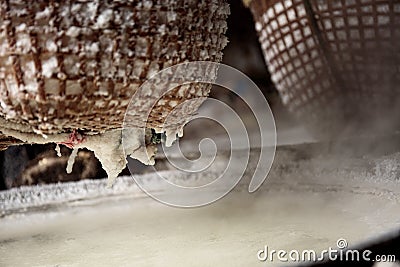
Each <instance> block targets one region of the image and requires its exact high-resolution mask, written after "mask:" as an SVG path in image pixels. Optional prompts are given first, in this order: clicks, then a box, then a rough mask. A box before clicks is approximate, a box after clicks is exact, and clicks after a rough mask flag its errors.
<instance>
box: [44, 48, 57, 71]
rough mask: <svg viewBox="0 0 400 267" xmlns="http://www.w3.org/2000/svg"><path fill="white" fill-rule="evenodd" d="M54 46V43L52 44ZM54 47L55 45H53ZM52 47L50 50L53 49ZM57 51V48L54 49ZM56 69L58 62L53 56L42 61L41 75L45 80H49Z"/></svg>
mask: <svg viewBox="0 0 400 267" xmlns="http://www.w3.org/2000/svg"><path fill="white" fill-rule="evenodd" d="M53 44H54V43H53ZM54 45H55V44H54ZM53 48H54V47H52V48H51V49H53ZM55 49H57V46H56V47H55ZM57 69H58V61H57V58H56V57H55V56H53V57H50V58H48V59H44V60H42V74H43V76H44V77H46V78H50V77H51V76H52V75H53V73H55V72H56V71H57Z"/></svg>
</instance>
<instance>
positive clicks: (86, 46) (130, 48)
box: [0, 0, 229, 134]
mask: <svg viewBox="0 0 400 267" xmlns="http://www.w3.org/2000/svg"><path fill="white" fill-rule="evenodd" d="M228 13H229V8H228V5H227V4H226V3H225V1H224V0H207V1H195V0H178V1H175V0H162V1H161V0H145V1H128V0H126V1H125V0H122V1H121V0H120V1H111V0H98V1H96V0H89V1H86V0H85V1H84V0H81V1H80V0H79V1H78V0H69V1H54V0H53V1H47V0H38V1H22V0H21V1H20V0H7V1H5V0H1V1H0V14H1V18H0V115H2V116H4V117H6V118H7V119H8V120H9V121H12V122H14V123H17V124H18V123H21V124H29V125H31V126H32V129H33V130H34V131H35V132H39V133H45V134H48V133H58V132H61V131H68V130H72V129H81V130H83V131H92V132H104V131H107V130H110V129H115V128H120V127H121V124H122V121H123V117H124V113H125V110H126V107H127V105H128V103H129V101H130V99H131V97H132V95H133V94H134V92H135V91H136V90H137V88H138V87H139V86H140V85H141V84H142V82H143V81H144V80H145V79H146V78H149V77H150V76H151V75H153V74H154V73H156V72H157V71H159V70H161V69H163V68H166V67H169V66H171V65H174V64H177V63H180V62H186V61H194V60H210V61H220V60H221V58H222V52H221V51H222V48H223V47H224V46H225V45H226V43H227V41H226V37H225V36H224V33H225V30H226V22H225V20H226V17H227V15H228ZM179 89H180V88H177V89H176V90H175V92H171V93H170V94H168V95H167V96H165V97H164V98H163V100H164V101H162V104H159V105H156V106H155V109H154V111H153V112H152V113H151V116H150V118H149V124H150V126H152V125H154V126H160V124H161V123H162V121H163V116H164V115H163V114H164V113H165V112H166V111H168V110H169V109H171V107H170V106H169V105H168V103H169V102H171V101H173V102H178V103H180V102H182V101H184V100H185V99H189V98H193V97H198V96H206V95H207V94H208V92H209V89H210V87H209V86H207V85H204V84H203V85H199V84H198V85H195V86H188V87H187V88H186V89H185V90H183V93H182V90H180V94H179V95H178V94H177V92H178V90H179ZM143 101H145V99H143ZM160 103H161V102H160ZM141 115H142V114H138V120H146V119H147V118H143V117H141ZM143 115H146V114H143ZM184 115H187V114H184Z"/></svg>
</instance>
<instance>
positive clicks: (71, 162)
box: [66, 148, 79, 173]
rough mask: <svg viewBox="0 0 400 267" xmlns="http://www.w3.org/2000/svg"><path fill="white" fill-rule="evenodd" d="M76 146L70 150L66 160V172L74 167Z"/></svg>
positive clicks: (76, 153) (76, 152)
mask: <svg viewBox="0 0 400 267" xmlns="http://www.w3.org/2000/svg"><path fill="white" fill-rule="evenodd" d="M78 151H79V149H78V148H74V149H73V150H72V152H71V155H70V156H69V158H68V162H67V169H66V171H67V173H72V168H73V167H74V162H75V159H76V157H77V156H78Z"/></svg>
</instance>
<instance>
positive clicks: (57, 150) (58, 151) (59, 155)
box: [55, 144, 62, 158]
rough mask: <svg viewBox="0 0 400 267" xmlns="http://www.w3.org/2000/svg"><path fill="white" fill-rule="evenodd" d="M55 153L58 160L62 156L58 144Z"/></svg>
mask: <svg viewBox="0 0 400 267" xmlns="http://www.w3.org/2000/svg"><path fill="white" fill-rule="evenodd" d="M55 151H56V153H57V157H59V158H60V157H61V156H62V155H61V149H60V145H59V144H57V145H56V148H55Z"/></svg>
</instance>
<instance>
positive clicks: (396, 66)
mask: <svg viewBox="0 0 400 267" xmlns="http://www.w3.org/2000/svg"><path fill="white" fill-rule="evenodd" d="M249 7H250V9H251V11H252V13H253V15H254V19H255V26H256V30H257V32H258V34H259V40H260V43H261V45H262V49H263V52H264V55H265V59H266V61H267V64H268V67H269V71H270V72H271V75H272V79H273V81H274V83H275V85H276V88H277V89H278V91H279V92H280V95H281V98H282V101H283V103H284V104H285V105H286V106H287V107H288V108H289V109H290V111H292V112H293V113H295V114H296V115H297V116H298V117H299V118H300V119H301V120H302V121H304V122H305V123H307V124H309V125H312V126H313V129H314V130H317V132H318V133H320V134H323V135H328V136H337V135H338V134H340V133H343V132H351V133H355V132H362V131H367V130H373V131H378V132H385V131H388V130H390V131H394V130H396V129H399V123H400V117H399V114H400V1H397V0H396V1H394V0H393V1H392V0H380V1H379V0H329V1H328V0H253V1H251V2H250V3H249Z"/></svg>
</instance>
